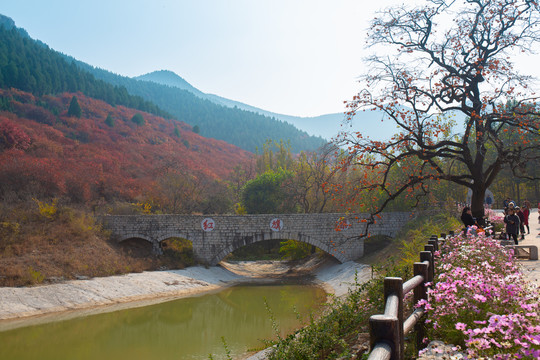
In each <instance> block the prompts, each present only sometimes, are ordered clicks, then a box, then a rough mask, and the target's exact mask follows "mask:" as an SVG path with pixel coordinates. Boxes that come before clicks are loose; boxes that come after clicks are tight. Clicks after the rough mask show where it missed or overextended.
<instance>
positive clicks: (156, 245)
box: [152, 240, 163, 255]
mask: <svg viewBox="0 0 540 360" xmlns="http://www.w3.org/2000/svg"><path fill="white" fill-rule="evenodd" d="M152 253H153V254H154V255H163V249H162V248H161V243H160V242H159V241H157V240H152Z"/></svg>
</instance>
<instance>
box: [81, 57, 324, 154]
mask: <svg viewBox="0 0 540 360" xmlns="http://www.w3.org/2000/svg"><path fill="white" fill-rule="evenodd" d="M77 64H78V65H79V66H80V67H81V68H83V69H86V70H88V71H89V72H91V73H92V74H93V75H94V76H95V77H96V78H98V79H101V80H103V81H106V82H108V83H111V84H113V85H115V86H121V87H125V88H126V89H127V90H128V92H129V93H130V94H134V95H138V96H141V97H143V98H144V99H147V100H149V101H152V102H154V103H155V104H157V105H158V106H159V107H160V108H162V109H164V110H165V111H167V112H169V113H171V114H173V115H174V116H175V117H176V118H177V119H179V120H182V121H184V122H186V123H188V124H190V125H192V126H198V127H199V129H200V134H201V135H203V136H206V137H211V138H215V139H220V140H224V141H226V142H228V143H231V144H234V145H236V146H238V147H241V148H242V149H245V150H248V151H252V152H254V151H255V150H256V149H257V148H261V146H262V144H263V143H264V142H265V141H266V140H268V139H271V140H274V141H280V140H283V141H285V142H289V143H290V145H291V150H292V151H293V152H295V153H299V152H300V151H302V150H308V151H310V150H316V149H318V148H319V147H321V146H322V145H324V144H325V140H324V139H323V138H321V137H314V136H310V135H308V133H307V132H305V131H301V130H298V129H297V128H296V127H294V126H293V125H291V124H289V123H287V122H284V121H280V120H278V119H276V118H273V117H269V116H264V115H261V114H257V113H254V112H252V111H247V110H242V109H240V108H237V107H232V108H231V107H226V106H222V105H218V104H216V103H215V102H213V101H210V100H208V99H205V98H201V97H198V96H196V95H194V94H193V93H192V92H190V91H188V90H184V89H180V88H178V87H172V86H167V85H163V84H158V83H155V82H151V81H144V80H135V79H131V78H128V77H124V76H120V75H116V74H113V73H111V72H108V71H105V70H102V69H96V68H93V67H91V66H89V65H87V64H84V63H81V62H77Z"/></svg>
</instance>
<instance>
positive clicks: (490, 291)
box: [420, 234, 540, 359]
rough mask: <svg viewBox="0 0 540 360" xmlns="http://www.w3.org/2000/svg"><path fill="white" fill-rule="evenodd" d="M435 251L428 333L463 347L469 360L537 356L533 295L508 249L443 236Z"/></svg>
mask: <svg viewBox="0 0 540 360" xmlns="http://www.w3.org/2000/svg"><path fill="white" fill-rule="evenodd" d="M435 255H436V256H437V264H438V268H437V269H436V271H437V273H436V278H435V281H436V283H435V285H434V287H433V288H432V289H431V290H429V295H430V300H429V302H426V301H421V302H420V305H424V306H425V307H426V309H427V311H428V318H429V320H428V322H429V323H428V326H429V327H430V329H429V331H430V336H429V337H430V338H432V339H436V338H440V339H444V340H445V341H447V342H449V343H453V344H457V345H460V346H464V347H465V349H466V351H467V356H468V357H469V358H470V359H481V358H489V359H538V358H540V320H539V316H538V306H539V300H540V298H539V296H538V294H537V289H534V288H532V285H530V284H529V283H527V282H526V281H525V280H524V278H523V276H522V273H521V272H520V270H519V267H518V265H517V263H516V261H515V257H514V253H513V250H511V249H506V248H504V247H502V246H501V245H500V244H499V242H498V241H496V240H494V239H492V238H490V237H486V236H484V235H483V234H480V235H478V236H463V235H458V236H455V237H452V238H449V239H448V240H447V241H446V242H445V244H444V245H442V246H441V250H440V251H439V252H437V253H436V254H435Z"/></svg>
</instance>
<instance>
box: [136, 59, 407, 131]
mask: <svg viewBox="0 0 540 360" xmlns="http://www.w3.org/2000/svg"><path fill="white" fill-rule="evenodd" d="M134 79H137V80H142V81H149V82H154V83H157V84H162V85H167V86H171V87H176V88H178V89H182V90H186V91H189V92H191V93H192V94H194V95H195V96H197V97H199V98H201V99H205V100H209V101H211V102H213V103H215V104H219V105H223V106H226V107H229V108H235V107H236V108H238V109H242V110H246V111H251V112H254V113H258V114H261V115H264V116H267V117H271V118H275V119H277V120H281V121H285V122H287V123H289V124H291V125H293V126H294V127H296V128H298V129H300V130H303V131H305V132H306V133H308V134H309V135H312V136H318V137H321V138H324V139H326V140H328V141H329V140H331V139H332V138H334V137H335V136H336V135H337V134H338V133H339V132H340V131H345V130H346V131H350V130H352V131H361V132H362V133H363V134H366V135H368V136H370V138H372V139H375V140H384V139H388V138H390V137H391V136H392V135H394V134H395V132H396V127H395V124H394V123H393V122H390V121H381V120H382V119H383V117H384V114H383V113H382V112H376V111H373V112H365V113H359V114H358V115H357V116H356V117H355V119H354V120H353V121H352V123H349V124H346V126H344V125H343V120H344V118H345V115H344V114H343V113H335V114H326V115H320V116H315V117H299V116H291V115H285V114H278V113H274V112H271V111H267V110H263V109H260V108H256V107H254V106H251V105H247V104H244V103H241V102H239V101H234V100H230V99H226V98H224V97H221V96H218V95H213V94H206V93H203V92H202V91H200V90H198V89H197V88H195V87H194V86H192V85H191V84H189V83H188V82H187V81H186V80H184V79H183V78H182V77H180V76H179V75H177V74H175V73H174V72H172V71H168V70H160V71H154V72H151V73H148V74H144V75H141V76H137V77H135V78H134ZM351 124H352V127H351V126H350V125H351Z"/></svg>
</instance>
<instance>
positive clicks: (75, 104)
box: [67, 96, 82, 118]
mask: <svg viewBox="0 0 540 360" xmlns="http://www.w3.org/2000/svg"><path fill="white" fill-rule="evenodd" d="M67 114H68V116H75V117H78V118H80V117H81V115H82V110H81V107H80V105H79V101H77V98H76V97H75V96H73V97H72V98H71V103H70V104H69V109H68V113H67Z"/></svg>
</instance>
